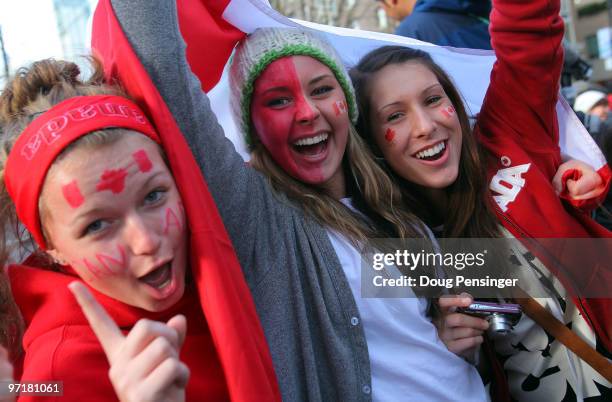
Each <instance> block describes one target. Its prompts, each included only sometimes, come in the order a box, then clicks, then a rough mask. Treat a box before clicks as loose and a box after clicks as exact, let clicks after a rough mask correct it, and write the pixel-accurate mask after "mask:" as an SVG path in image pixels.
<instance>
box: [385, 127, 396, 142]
mask: <svg viewBox="0 0 612 402" xmlns="http://www.w3.org/2000/svg"><path fill="white" fill-rule="evenodd" d="M394 138H395V130H393V129H392V128H388V129H387V132H385V140H386V141H387V142H391V141H393V139H394Z"/></svg>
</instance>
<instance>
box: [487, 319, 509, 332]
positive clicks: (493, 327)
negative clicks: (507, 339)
mask: <svg viewBox="0 0 612 402" xmlns="http://www.w3.org/2000/svg"><path fill="white" fill-rule="evenodd" d="M488 321H489V333H490V334H491V335H506V334H507V333H509V332H510V331H511V330H512V323H511V322H510V321H509V320H508V319H507V318H506V317H505V316H504V315H503V314H491V315H490V316H489V319H488Z"/></svg>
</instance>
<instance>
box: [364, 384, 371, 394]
mask: <svg viewBox="0 0 612 402" xmlns="http://www.w3.org/2000/svg"><path fill="white" fill-rule="evenodd" d="M361 390H362V391H363V393H364V394H366V395H370V393H371V392H372V388H370V386H369V385H368V384H365V385H364V386H363V387H361Z"/></svg>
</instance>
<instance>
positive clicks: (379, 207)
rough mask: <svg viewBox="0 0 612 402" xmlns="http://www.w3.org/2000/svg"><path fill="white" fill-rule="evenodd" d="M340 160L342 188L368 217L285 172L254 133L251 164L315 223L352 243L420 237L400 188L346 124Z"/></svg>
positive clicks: (421, 232)
mask: <svg viewBox="0 0 612 402" xmlns="http://www.w3.org/2000/svg"><path fill="white" fill-rule="evenodd" d="M342 163H343V166H342V168H343V170H344V175H345V181H346V183H347V190H348V192H349V193H350V194H351V195H352V197H353V202H354V205H355V206H356V207H357V208H358V209H359V211H360V212H361V213H364V214H365V215H366V216H368V217H369V218H370V220H369V221H365V220H364V219H363V216H361V215H360V213H357V212H354V211H352V210H351V209H349V208H347V207H346V206H344V204H342V203H341V202H340V201H339V200H336V199H334V198H333V197H331V196H330V195H328V194H326V193H325V191H324V190H322V189H319V188H317V187H314V186H311V185H307V184H304V183H302V182H300V181H298V180H296V179H294V178H293V177H291V176H290V175H289V174H287V173H286V172H285V171H284V170H283V169H282V168H281V167H280V166H278V164H276V162H275V161H274V160H273V159H272V156H271V155H270V153H269V152H268V150H267V149H266V147H265V146H264V145H263V144H262V143H261V141H259V139H258V138H255V141H254V144H253V150H252V152H251V165H252V166H253V167H254V168H256V169H257V170H259V171H261V172H262V173H264V174H265V175H266V176H267V177H268V179H269V181H270V183H271V185H272V186H273V188H274V189H275V190H276V191H278V192H280V193H284V194H286V195H287V197H288V198H289V199H291V200H293V201H296V202H297V203H298V204H299V205H300V206H301V207H302V208H303V209H304V210H305V211H306V213H307V214H309V215H310V216H312V217H314V218H315V219H316V220H317V221H318V222H319V223H321V224H323V225H325V226H329V227H331V228H332V229H334V230H337V231H338V232H340V233H342V234H344V235H346V236H347V237H349V238H350V239H351V240H352V241H353V242H354V243H355V244H356V243H358V242H367V241H368V239H372V238H383V237H399V238H414V237H419V238H421V237H423V236H424V234H425V233H426V232H425V230H423V226H422V222H421V221H420V220H419V219H418V218H417V217H416V216H415V215H414V214H412V213H410V212H409V211H408V210H407V209H406V208H405V207H404V206H403V205H404V203H403V201H402V197H401V190H400V189H399V187H398V186H397V184H395V183H394V182H393V180H392V179H391V178H390V177H389V176H388V175H387V174H386V173H385V172H384V171H383V170H382V169H381V168H380V167H379V166H378V165H377V164H376V163H375V161H374V158H373V155H372V153H371V152H370V150H369V149H368V148H367V146H366V145H365V144H364V143H363V140H362V139H361V138H360V137H359V135H358V134H357V133H356V131H355V129H354V128H353V126H352V125H350V126H349V137H348V141H347V145H346V150H345V152H344V158H343V162H342Z"/></svg>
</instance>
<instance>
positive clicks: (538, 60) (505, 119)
mask: <svg viewBox="0 0 612 402" xmlns="http://www.w3.org/2000/svg"><path fill="white" fill-rule="evenodd" d="M489 29H490V31H491V44H492V45H493V49H494V50H495V53H496V56H497V62H496V63H495V65H494V67H493V71H492V73H491V84H490V86H489V88H488V90H487V94H486V96H485V100H484V102H483V107H482V109H481V114H480V116H479V119H478V126H479V127H478V128H479V133H480V135H481V136H483V142H485V143H486V142H487V141H488V142H489V143H494V144H493V145H492V147H493V148H494V149H496V150H498V151H500V150H503V149H504V148H509V147H512V146H514V147H516V146H517V145H518V147H520V148H521V149H522V150H523V151H525V152H526V153H527V154H529V156H530V157H531V159H532V161H533V162H535V163H536V164H537V165H538V167H539V168H540V169H541V170H542V171H543V172H544V173H545V174H546V175H548V176H550V178H552V176H553V175H554V173H555V172H556V168H557V167H558V165H559V164H560V162H561V158H560V151H559V146H558V136H559V128H558V122H557V116H556V111H555V105H556V101H557V93H558V91H559V77H560V74H561V68H562V65H563V47H562V46H561V40H562V39H563V21H562V19H561V17H560V16H559V0H494V1H493V11H492V12H491V25H490V28H489ZM510 141H511V142H513V143H514V144H509V142H510ZM489 148H491V147H489ZM496 156H497V155H496Z"/></svg>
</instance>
